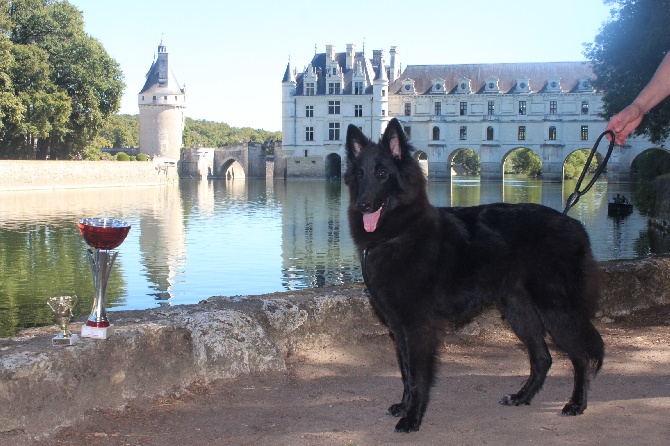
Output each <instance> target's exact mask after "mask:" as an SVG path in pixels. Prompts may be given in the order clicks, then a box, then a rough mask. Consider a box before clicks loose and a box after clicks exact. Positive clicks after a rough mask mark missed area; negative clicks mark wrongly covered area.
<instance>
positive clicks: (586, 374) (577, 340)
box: [546, 313, 605, 416]
mask: <svg viewBox="0 0 670 446" xmlns="http://www.w3.org/2000/svg"><path fill="white" fill-rule="evenodd" d="M546 324H547V329H548V331H549V334H550V335H551V337H552V339H553V340H554V342H555V344H556V346H557V347H558V348H560V349H561V350H563V351H565V352H566V353H567V354H568V357H570V361H572V366H573V368H574V387H573V390H572V396H571V397H570V401H568V403H567V404H566V405H565V407H563V410H562V412H561V413H562V414H563V415H568V416H570V415H579V414H582V413H584V410H585V409H586V405H587V393H588V390H589V382H590V379H591V375H592V374H595V373H597V371H598V370H599V369H600V367H601V365H602V362H603V357H604V354H605V344H604V343H603V340H602V338H601V337H600V333H598V330H596V328H595V327H594V326H593V324H592V323H591V321H590V320H588V319H587V318H584V317H583V316H581V315H577V316H576V315H572V316H571V315H569V314H567V313H560V314H555V313H554V314H550V315H548V317H547V322H546ZM591 369H593V372H592V370H591Z"/></svg>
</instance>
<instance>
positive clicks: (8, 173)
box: [0, 160, 178, 191]
mask: <svg viewBox="0 0 670 446" xmlns="http://www.w3.org/2000/svg"><path fill="white" fill-rule="evenodd" d="M177 179H178V172H177V165H176V163H161V162H159V161H157V160H156V161H154V162H151V161H146V162H143V161H127V162H122V161H51V160H50V161H0V191H2V190H29V189H67V188H78V187H117V186H141V185H154V184H161V183H164V182H169V181H175V180H177Z"/></svg>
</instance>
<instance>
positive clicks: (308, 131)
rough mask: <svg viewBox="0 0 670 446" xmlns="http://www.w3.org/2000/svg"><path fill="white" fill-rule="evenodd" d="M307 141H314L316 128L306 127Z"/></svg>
mask: <svg viewBox="0 0 670 446" xmlns="http://www.w3.org/2000/svg"><path fill="white" fill-rule="evenodd" d="M305 141H314V127H305Z"/></svg>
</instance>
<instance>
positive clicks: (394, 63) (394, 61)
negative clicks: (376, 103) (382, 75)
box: [389, 46, 400, 83]
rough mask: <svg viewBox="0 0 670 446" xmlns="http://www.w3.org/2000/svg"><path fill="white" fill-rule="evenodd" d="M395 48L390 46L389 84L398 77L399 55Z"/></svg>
mask: <svg viewBox="0 0 670 446" xmlns="http://www.w3.org/2000/svg"><path fill="white" fill-rule="evenodd" d="M396 48H397V47H395V46H392V47H391V51H390V57H391V66H390V69H389V82H391V83H393V82H395V80H396V79H398V77H400V55H399V54H398V52H397V51H396Z"/></svg>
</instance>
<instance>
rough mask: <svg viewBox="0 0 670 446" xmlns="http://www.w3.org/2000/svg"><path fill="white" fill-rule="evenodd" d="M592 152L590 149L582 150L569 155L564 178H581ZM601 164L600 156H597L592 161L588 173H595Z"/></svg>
mask: <svg viewBox="0 0 670 446" xmlns="http://www.w3.org/2000/svg"><path fill="white" fill-rule="evenodd" d="M590 152H591V150H590V149H581V150H577V151H575V152H572V153H571V154H570V155H568V157H567V158H566V160H565V164H563V178H564V179H566V180H571V179H573V178H577V177H579V176H580V175H581V174H582V170H584V166H585V165H586V160H587V159H588V158H589V153H590ZM600 162H601V160H600V159H599V155H598V154H596V155H595V156H594V157H593V159H592V160H591V164H590V165H589V171H588V173H594V172H595V171H596V169H597V168H598V166H599V165H600Z"/></svg>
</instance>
